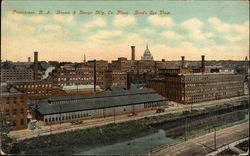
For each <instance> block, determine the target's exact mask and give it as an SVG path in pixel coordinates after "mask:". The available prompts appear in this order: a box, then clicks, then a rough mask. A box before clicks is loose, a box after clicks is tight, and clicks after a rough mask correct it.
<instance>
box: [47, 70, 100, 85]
mask: <svg viewBox="0 0 250 156" xmlns="http://www.w3.org/2000/svg"><path fill="white" fill-rule="evenodd" d="M104 73H105V72H104V71H99V70H97V71H96V83H97V84H96V85H98V86H100V87H101V88H104ZM52 79H53V83H55V84H57V85H58V86H61V87H63V86H72V85H90V84H92V85H93V84H94V70H93V69H92V68H76V69H61V68H59V69H56V70H54V71H53V72H52Z"/></svg>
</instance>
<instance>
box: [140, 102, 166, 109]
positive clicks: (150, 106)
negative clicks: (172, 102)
mask: <svg viewBox="0 0 250 156" xmlns="http://www.w3.org/2000/svg"><path fill="white" fill-rule="evenodd" d="M163 105H164V102H145V103H144V108H152V107H160V106H163Z"/></svg>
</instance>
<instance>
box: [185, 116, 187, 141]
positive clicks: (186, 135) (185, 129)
mask: <svg viewBox="0 0 250 156" xmlns="http://www.w3.org/2000/svg"><path fill="white" fill-rule="evenodd" d="M185 141H187V118H186V119H185Z"/></svg>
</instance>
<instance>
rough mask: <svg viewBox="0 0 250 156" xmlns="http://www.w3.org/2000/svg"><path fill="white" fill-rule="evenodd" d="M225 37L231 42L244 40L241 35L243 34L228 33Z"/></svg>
mask: <svg viewBox="0 0 250 156" xmlns="http://www.w3.org/2000/svg"><path fill="white" fill-rule="evenodd" d="M224 38H225V39H226V40H228V41H231V42H236V41H240V40H242V37H241V36H229V35H227V36H225V37H224Z"/></svg>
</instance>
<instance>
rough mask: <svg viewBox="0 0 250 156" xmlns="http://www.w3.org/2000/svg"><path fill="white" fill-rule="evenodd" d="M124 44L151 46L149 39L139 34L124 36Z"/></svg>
mask: <svg viewBox="0 0 250 156" xmlns="http://www.w3.org/2000/svg"><path fill="white" fill-rule="evenodd" d="M123 42H124V44H126V45H142V44H143V45H146V44H149V43H150V41H149V39H147V38H145V37H143V36H141V35H139V34H137V33H128V34H126V35H125V36H124V41H123Z"/></svg>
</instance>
